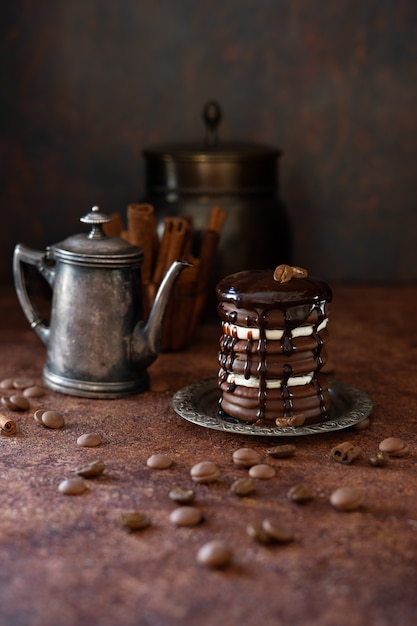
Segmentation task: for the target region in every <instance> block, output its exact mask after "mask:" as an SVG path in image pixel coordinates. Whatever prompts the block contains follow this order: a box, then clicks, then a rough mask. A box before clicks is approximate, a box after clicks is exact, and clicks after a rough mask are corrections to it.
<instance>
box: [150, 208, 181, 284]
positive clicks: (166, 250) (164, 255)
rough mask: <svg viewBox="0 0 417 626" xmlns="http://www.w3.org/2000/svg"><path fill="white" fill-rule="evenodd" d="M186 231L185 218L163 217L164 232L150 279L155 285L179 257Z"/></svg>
mask: <svg viewBox="0 0 417 626" xmlns="http://www.w3.org/2000/svg"><path fill="white" fill-rule="evenodd" d="M187 232H188V221H187V219H186V218H183V217H166V218H165V220H164V232H163V235H162V241H161V245H160V246H159V252H158V258H157V260H156V266H155V270H154V274H153V280H152V282H153V283H154V284H155V285H158V284H159V283H160V282H161V280H162V279H163V277H164V275H165V274H166V272H167V271H168V269H169V267H170V265H171V264H172V263H173V262H174V261H176V260H178V259H181V257H182V252H183V247H184V241H185V238H186V235H187Z"/></svg>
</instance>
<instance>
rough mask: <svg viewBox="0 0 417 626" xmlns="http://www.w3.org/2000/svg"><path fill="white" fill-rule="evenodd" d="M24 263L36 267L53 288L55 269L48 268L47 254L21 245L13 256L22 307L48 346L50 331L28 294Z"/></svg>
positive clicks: (15, 280) (17, 288)
mask: <svg viewBox="0 0 417 626" xmlns="http://www.w3.org/2000/svg"><path fill="white" fill-rule="evenodd" d="M23 263H26V264H28V265H34V266H35V267H36V268H37V270H38V271H39V273H40V274H42V276H43V277H44V278H45V279H46V281H47V282H48V283H49V285H50V286H51V287H52V286H53V283H54V278H55V269H53V268H51V267H49V266H47V264H46V255H45V252H40V251H38V250H33V249H32V248H28V247H27V246H24V245H23V244H21V243H19V244H17V246H16V247H15V249H14V255H13V278H14V283H15V289H16V294H17V297H18V300H19V302H20V306H21V307H22V309H23V312H24V314H25V315H26V318H27V320H28V321H29V324H30V325H31V328H33V330H34V331H35V332H36V333H37V334H38V335H39V337H40V338H41V340H42V341H43V343H44V344H46V345H48V340H49V330H50V329H49V326H47V325H46V324H45V322H44V320H43V319H42V318H41V316H40V314H39V312H38V311H37V309H36V307H35V305H34V303H33V302H32V300H31V298H30V296H29V294H28V291H27V287H26V279H25V272H24V268H23Z"/></svg>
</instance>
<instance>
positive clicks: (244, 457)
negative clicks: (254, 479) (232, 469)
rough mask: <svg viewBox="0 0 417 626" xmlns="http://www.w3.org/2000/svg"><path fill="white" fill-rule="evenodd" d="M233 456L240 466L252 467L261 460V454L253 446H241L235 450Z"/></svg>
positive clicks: (234, 461) (236, 463)
mask: <svg viewBox="0 0 417 626" xmlns="http://www.w3.org/2000/svg"><path fill="white" fill-rule="evenodd" d="M232 458H233V463H234V464H235V465H237V466H238V467H252V465H257V464H258V463H260V462H261V455H260V454H259V453H258V452H256V450H253V449H252V448H239V450H235V451H234V452H233V457H232Z"/></svg>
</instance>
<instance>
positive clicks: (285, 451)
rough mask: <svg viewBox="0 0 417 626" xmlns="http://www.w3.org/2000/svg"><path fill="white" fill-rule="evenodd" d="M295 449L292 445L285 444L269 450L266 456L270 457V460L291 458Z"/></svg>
mask: <svg viewBox="0 0 417 626" xmlns="http://www.w3.org/2000/svg"><path fill="white" fill-rule="evenodd" d="M295 449H296V448H295V446H294V445H292V444H291V443H287V444H285V445H282V446H275V447H274V448H269V450H267V451H266V454H267V455H268V456H272V458H274V459H285V458H287V457H289V456H293V454H294V452H295Z"/></svg>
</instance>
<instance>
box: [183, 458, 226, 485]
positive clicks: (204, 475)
mask: <svg viewBox="0 0 417 626" xmlns="http://www.w3.org/2000/svg"><path fill="white" fill-rule="evenodd" d="M190 474H191V478H192V479H193V481H194V482H196V483H211V482H214V481H215V480H217V479H218V478H219V476H220V472H219V468H218V467H217V465H216V464H215V463H213V461H200V463H196V464H195V465H194V466H193V467H192V468H191V470H190Z"/></svg>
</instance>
